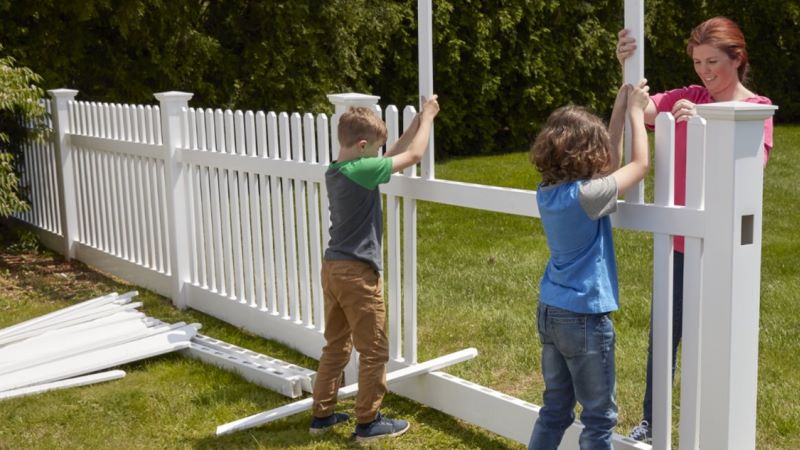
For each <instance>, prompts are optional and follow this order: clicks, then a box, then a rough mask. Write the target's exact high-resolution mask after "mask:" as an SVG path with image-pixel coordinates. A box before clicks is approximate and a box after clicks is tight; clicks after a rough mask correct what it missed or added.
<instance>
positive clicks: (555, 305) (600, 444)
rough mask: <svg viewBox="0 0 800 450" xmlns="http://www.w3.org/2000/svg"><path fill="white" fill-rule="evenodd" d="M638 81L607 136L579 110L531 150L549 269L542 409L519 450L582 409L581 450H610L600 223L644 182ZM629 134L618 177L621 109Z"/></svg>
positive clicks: (549, 439) (607, 256)
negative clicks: (628, 151) (624, 195)
mask: <svg viewBox="0 0 800 450" xmlns="http://www.w3.org/2000/svg"><path fill="white" fill-rule="evenodd" d="M647 91H648V87H647V82H646V80H642V82H640V83H639V85H638V86H637V87H632V86H630V85H625V86H623V87H622V88H621V89H620V90H619V93H618V94H617V98H616V101H615V102H614V110H613V112H612V113H611V120H610V121H609V127H608V130H606V128H605V126H604V125H603V122H602V121H601V120H600V118H598V117H597V116H595V115H594V114H592V113H590V112H589V111H587V110H586V109H584V108H581V107H577V106H565V107H562V108H559V109H557V110H556V111H554V112H553V113H552V114H551V115H550V117H549V118H548V119H547V123H545V125H544V128H543V129H542V130H541V132H540V133H539V135H538V136H537V137H536V140H535V142H534V144H533V146H532V147H531V151H530V155H531V162H533V163H534V164H535V165H536V168H537V169H538V170H539V172H541V174H542V182H541V184H539V187H538V190H537V193H536V202H537V204H538V206H539V213H540V215H541V219H542V225H543V226H544V232H545V235H546V236H547V246H548V248H549V249H550V259H549V261H548V262H547V267H546V268H545V271H544V276H543V277H542V281H541V284H540V293H539V306H538V308H537V311H536V316H537V317H536V322H537V327H538V331H539V338H540V340H541V344H542V375H543V378H544V384H545V390H544V394H543V400H544V405H543V406H542V409H541V410H540V411H539V418H538V420H537V421H536V424H535V425H534V428H533V433H532V435H531V440H530V443H529V445H528V448H529V449H535V450H550V449H552V450H555V449H557V448H558V445H559V443H560V442H561V438H562V437H563V435H564V432H565V431H566V429H567V427H569V426H570V425H571V424H572V423H573V422H574V421H575V411H574V410H575V404H576V402H580V404H581V406H582V407H583V412H582V413H581V422H582V423H583V425H584V426H585V428H584V430H583V432H582V433H581V436H580V448H581V449H589V448H591V449H611V434H612V431H613V429H614V426H615V425H616V424H617V405H616V400H615V388H616V377H615V363H614V341H615V337H614V326H613V324H612V323H611V319H610V318H609V313H610V312H612V311H616V310H617V309H619V294H618V290H617V266H616V261H615V258H614V245H613V242H612V240H611V221H610V219H609V217H608V215H609V214H611V213H613V212H614V211H616V207H617V196H618V195H619V194H621V193H623V192H625V191H626V190H627V189H629V188H630V187H632V186H634V185H636V184H637V183H639V181H641V180H642V179H643V178H644V176H645V175H646V174H647V170H648V148H647V132H646V130H645V125H644V109H645V107H646V106H647V103H648V101H649V97H648V95H647ZM626 105H627V112H628V116H629V118H630V123H631V128H632V145H631V147H632V158H631V161H630V162H629V163H628V164H626V165H624V166H623V167H619V165H620V160H621V154H622V135H623V125H624V121H625V109H626Z"/></svg>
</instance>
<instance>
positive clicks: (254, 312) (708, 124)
mask: <svg viewBox="0 0 800 450" xmlns="http://www.w3.org/2000/svg"><path fill="white" fill-rule="evenodd" d="M76 94H77V91H73V90H65V89H62V90H54V91H51V95H52V97H53V100H52V108H51V111H52V114H53V133H52V140H51V142H49V143H45V144H31V145H29V146H28V147H26V149H25V151H26V160H27V163H26V166H25V167H26V172H25V175H24V178H23V181H24V182H25V183H28V184H30V185H31V186H32V188H33V191H32V192H33V197H32V199H33V208H32V210H31V211H30V212H28V213H25V214H21V215H19V216H18V219H20V220H22V221H24V222H27V223H29V224H31V225H33V226H34V227H36V229H37V230H39V232H40V236H42V239H43V241H44V242H45V243H47V245H49V246H51V247H52V248H55V249H57V250H59V251H61V252H62V253H64V254H65V255H66V256H68V257H71V258H77V259H79V260H81V261H84V262H86V263H88V264H91V265H93V266H97V267H100V268H102V269H103V270H105V271H107V272H110V273H113V274H115V275H118V276H120V277H122V278H124V279H126V280H129V281H130V282H133V283H135V284H137V285H141V286H145V287H148V288H150V289H153V290H155V291H156V292H159V293H161V294H162V295H165V296H168V297H170V298H172V299H173V301H174V303H175V304H176V305H177V306H179V307H187V306H188V307H192V308H195V309H198V310H200V311H203V312H206V313H208V314H211V315H213V316H215V317H218V318H221V319H222V320H225V321H227V322H229V323H232V324H234V325H237V326H241V327H244V328H246V329H249V330H251V331H253V332H255V333H258V334H259V335H261V336H264V337H266V338H269V339H274V340H277V341H280V342H282V343H285V344H286V345H289V346H291V347H293V348H295V349H297V350H299V351H301V352H302V353H304V354H306V355H309V356H311V357H314V358H319V355H320V352H321V348H322V345H323V342H324V339H323V337H322V330H323V329H324V320H323V315H322V311H323V308H322V289H321V284H320V265H321V260H322V255H323V252H324V245H325V243H327V241H328V205H327V195H326V191H325V185H324V172H325V170H326V166H327V165H328V164H329V162H330V161H331V159H332V158H333V159H335V158H336V155H337V154H338V146H337V140H336V133H335V129H336V123H337V118H338V115H339V114H340V113H341V112H342V111H343V110H344V109H346V108H347V107H348V106H349V105H367V106H371V107H374V108H375V109H376V113H377V114H381V115H382V116H383V117H384V119H385V121H386V124H387V127H388V130H389V139H388V142H389V144H391V143H392V142H394V141H395V140H396V139H397V138H398V136H399V135H400V133H401V130H402V128H401V117H400V111H398V109H397V108H396V107H394V106H389V107H387V108H386V109H385V110H383V111H381V110H380V108H379V107H378V106H377V101H378V98H377V97H373V96H365V95H360V94H339V95H332V96H330V98H331V101H332V102H333V103H334V105H336V114H334V116H332V117H330V118H329V117H328V116H327V115H325V114H319V115H316V116H314V115H311V114H305V115H300V114H297V113H295V114H291V115H290V114H287V113H280V114H275V113H273V112H269V113H264V112H256V113H254V112H252V111H222V110H218V109H217V110H212V109H207V110H203V109H195V108H190V107H189V106H188V101H189V99H190V98H191V94H186V93H179V92H168V93H161V94H156V98H157V99H158V100H159V102H160V104H159V106H141V105H115V104H97V103H90V102H80V101H74V100H73V99H74V97H75V95H76ZM773 110H774V107H769V106H760V105H750V104H741V103H729V104H725V103H723V104H714V105H702V106H698V111H699V113H700V114H701V116H702V117H703V118H699V117H697V118H694V119H692V120H691V121H690V123H689V140H690V143H689V149H688V152H687V154H688V156H687V157H688V160H689V161H688V163H687V167H688V169H687V205H686V207H676V206H674V205H673V202H672V192H673V187H672V182H673V163H672V161H673V160H672V153H673V152H672V148H673V143H674V139H675V138H674V126H673V122H672V120H673V119H672V118H671V116H669V115H662V116H660V117H659V118H658V122H657V126H656V130H657V131H656V147H657V148H656V150H655V153H656V162H655V171H656V177H655V203H654V204H645V203H643V201H641V200H637V199H634V200H631V199H629V200H628V201H627V202H620V206H619V211H618V212H617V213H616V214H615V215H614V216H613V219H612V221H613V223H614V226H616V227H621V228H628V229H635V230H641V231H645V232H651V233H654V236H655V238H654V265H653V266H654V267H653V271H654V275H653V296H654V302H655V304H654V317H655V318H656V320H655V321H654V345H655V358H654V365H655V369H654V377H655V389H654V421H655V424H656V436H655V440H654V445H653V448H659V449H667V448H671V442H672V429H671V428H672V427H671V423H672V419H671V407H670V405H671V404H672V399H671V392H672V390H671V388H670V375H669V373H670V369H669V368H670V365H671V362H670V358H671V356H670V354H671V351H670V349H669V347H670V344H669V342H671V335H670V334H671V330H672V326H671V320H672V319H671V311H672V306H671V301H672V293H671V291H672V275H671V273H672V271H671V264H672V239H671V236H672V235H683V236H686V253H685V281H684V297H685V300H684V303H685V305H684V326H683V329H684V338H683V353H682V355H683V362H682V365H681V366H682V371H683V372H682V376H681V379H682V389H681V402H680V404H681V418H680V433H679V437H680V441H679V442H680V448H682V449H683V448H699V446H700V445H701V444H702V446H703V447H704V448H753V447H754V445H755V399H756V381H757V348H758V301H759V283H760V280H759V273H760V256H761V255H760V252H761V189H762V180H763V178H762V177H763V173H762V167H761V160H760V157H759V155H760V146H761V140H762V134H763V133H762V123H763V120H764V119H766V118H767V117H769V116H771V115H772V114H773ZM414 113H415V110H414V108H413V107H406V108H405V109H404V110H403V113H402V122H403V124H406V125H407V124H408V123H409V121H410V119H411V118H412V117H413V115H414ZM431 161H432V160H430V159H429V160H426V161H423V167H422V172H423V173H424V174H425V176H424V177H422V178H420V177H418V176H417V175H416V168H414V167H412V168H409V169H408V170H406V171H405V173H403V174H396V175H395V176H393V177H392V180H391V182H390V183H389V184H387V185H385V186H384V187H383V188H382V191H383V193H384V194H385V195H386V214H387V220H386V222H387V223H386V249H387V254H388V257H387V260H386V264H385V274H384V275H385V277H386V280H387V286H388V291H387V301H388V311H389V314H388V316H389V320H390V323H389V338H390V358H391V362H390V366H391V368H392V369H400V368H404V367H408V366H410V365H414V364H416V363H417V340H416V339H417V323H416V317H417V314H416V308H417V301H416V220H417V218H416V201H417V200H426V201H433V202H439V203H445V204H450V205H456V206H462V207H469V208H477V209H483V210H489V211H495V212H502V213H509V214H517V215H523V216H529V217H539V212H538V210H537V207H536V192H535V191H530V190H520V189H508V188H499V187H493V186H483V185H476V184H469V183H460V182H453V181H445V180H437V179H435V177H434V175H433V170H432V168H431V167H430V164H431ZM643 189H644V188H643V186H641V187H640V190H639V192H638V193H637V198H644V197H643V195H642V193H643ZM401 222H402V224H401ZM401 230H402V231H401ZM401 233H403V235H402V236H401ZM401 243H402V244H401ZM401 247H402V248H401ZM530 331H531V333H534V330H530ZM732 349H735V352H734V351H732ZM701 354H702V355H703V357H702V358H701V357H700V355H701ZM484 357H491V356H490V355H485V356H484ZM353 368H354V364H351V366H350V367H349V369H348V376H350V377H352V378H351V379H352V380H355V377H354V374H355V372H354V369H353ZM392 390H393V391H395V392H397V393H399V394H401V395H404V396H407V397H409V398H411V399H414V400H416V401H418V402H420V403H423V404H426V405H429V406H432V407H434V408H436V409H439V410H442V411H444V412H447V413H449V414H451V415H454V416H456V417H459V418H461V419H463V420H466V421H469V422H472V423H474V424H477V425H479V426H482V427H485V428H487V429H489V430H491V431H494V432H496V433H498V434H500V435H503V436H506V437H509V438H511V439H514V440H516V441H519V442H522V443H527V441H528V438H529V435H530V431H531V429H532V425H533V422H534V421H535V419H536V417H537V416H538V410H539V408H538V407H537V406H536V405H533V404H530V403H528V402H525V401H522V400H519V399H516V398H513V397H510V396H508V395H506V394H503V393H500V392H497V391H494V390H491V389H489V388H486V387H483V386H479V385H476V384H473V383H470V382H469V381H466V380H462V379H459V378H457V377H453V376H451V375H448V374H446V373H444V372H432V373H428V374H425V375H421V376H417V377H413V378H409V379H406V380H403V381H400V382H398V383H397V384H396V385H393V386H392ZM580 428H581V426H580V424H576V425H574V426H572V427H570V429H569V430H568V433H567V436H566V437H565V440H564V443H563V444H562V447H563V448H567V449H572V448H577V436H578V434H579V432H580ZM700 429H703V430H704V432H703V437H702V439H703V441H702V442H700V437H699V432H698V430H700ZM614 439H615V446H616V448H650V446H648V445H645V444H641V443H635V442H632V441H630V440H628V439H626V438H623V437H621V436H618V435H615V437H614Z"/></svg>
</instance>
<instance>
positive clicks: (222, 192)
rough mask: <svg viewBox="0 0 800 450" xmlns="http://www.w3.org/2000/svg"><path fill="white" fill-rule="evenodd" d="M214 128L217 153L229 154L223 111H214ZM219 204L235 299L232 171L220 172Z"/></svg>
mask: <svg viewBox="0 0 800 450" xmlns="http://www.w3.org/2000/svg"><path fill="white" fill-rule="evenodd" d="M214 127H215V130H216V137H217V142H216V144H217V152H220V153H227V152H228V150H227V149H226V148H225V115H224V113H223V112H222V110H221V109H216V110H215V111H214ZM219 172H220V173H219V180H218V183H219V203H220V220H221V225H222V251H223V252H224V256H223V259H222V262H223V265H224V266H223V268H224V269H227V272H226V274H225V283H224V285H225V293H226V294H227V296H228V298H230V299H235V298H236V292H235V285H236V281H235V280H234V277H233V268H234V259H233V245H232V240H231V204H230V196H231V192H230V190H229V186H230V181H229V180H228V178H229V177H232V175H231V174H230V173H229V172H230V171H229V170H227V169H221V170H220V171H219Z"/></svg>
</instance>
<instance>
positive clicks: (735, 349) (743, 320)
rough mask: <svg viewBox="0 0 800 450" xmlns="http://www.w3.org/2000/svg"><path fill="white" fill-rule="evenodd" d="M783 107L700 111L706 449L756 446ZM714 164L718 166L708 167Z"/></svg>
mask: <svg viewBox="0 0 800 450" xmlns="http://www.w3.org/2000/svg"><path fill="white" fill-rule="evenodd" d="M775 109H776V107H774V106H771V105H755V104H751V103H744V102H723V103H712V104H708V105H698V106H697V112H698V114H699V115H700V116H701V117H703V118H705V119H706V120H707V128H706V144H707V145H706V164H705V180H706V192H705V211H706V213H705V214H704V217H706V221H705V223H706V233H705V239H704V245H703V258H702V274H703V280H702V303H701V308H702V311H701V317H702V320H703V322H702V325H701V336H700V343H701V348H700V354H701V355H702V360H701V364H702V365H701V369H700V372H701V378H700V383H701V388H700V391H701V394H700V395H701V398H700V429H701V430H703V433H702V436H701V437H700V440H701V442H700V446H701V447H702V448H726V449H752V448H755V447H756V397H757V392H758V385H757V382H758V317H759V300H760V297H759V295H760V283H761V278H760V274H761V217H762V216H761V214H762V191H763V177H764V172H763V166H762V164H763V156H762V146H763V136H764V120H766V119H767V118H769V117H771V116H772V115H773V113H774V110H775ZM709 161H713V164H709V163H708V162H709Z"/></svg>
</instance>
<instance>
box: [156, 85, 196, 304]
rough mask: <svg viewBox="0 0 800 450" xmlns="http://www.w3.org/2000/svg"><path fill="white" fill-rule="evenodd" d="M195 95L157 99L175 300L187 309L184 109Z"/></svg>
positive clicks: (164, 94)
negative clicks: (183, 155)
mask: <svg viewBox="0 0 800 450" xmlns="http://www.w3.org/2000/svg"><path fill="white" fill-rule="evenodd" d="M193 95H194V94H191V93H188V92H176V91H170V92H160V93H158V94H155V98H156V99H157V100H158V101H159V103H161V131H162V133H163V137H162V139H163V140H162V142H163V145H164V146H165V147H166V149H167V159H166V161H165V166H166V170H165V171H164V172H165V176H166V186H167V189H168V192H167V225H168V231H167V233H168V235H169V237H170V239H169V252H170V260H171V261H172V267H171V268H170V269H171V273H170V275H171V276H172V303H173V304H175V306H176V307H178V308H186V306H188V305H187V298H186V297H187V295H186V283H188V282H189V280H190V278H189V277H190V273H189V272H190V270H189V269H190V260H189V245H190V242H189V235H190V233H189V218H188V208H187V207H186V203H187V201H188V196H187V195H186V170H184V167H183V163H182V162H181V161H180V154H179V152H180V150H181V147H182V146H183V142H182V140H183V133H182V120H181V116H182V114H183V109H184V108H188V107H189V100H190V99H191V98H192V96H193Z"/></svg>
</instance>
